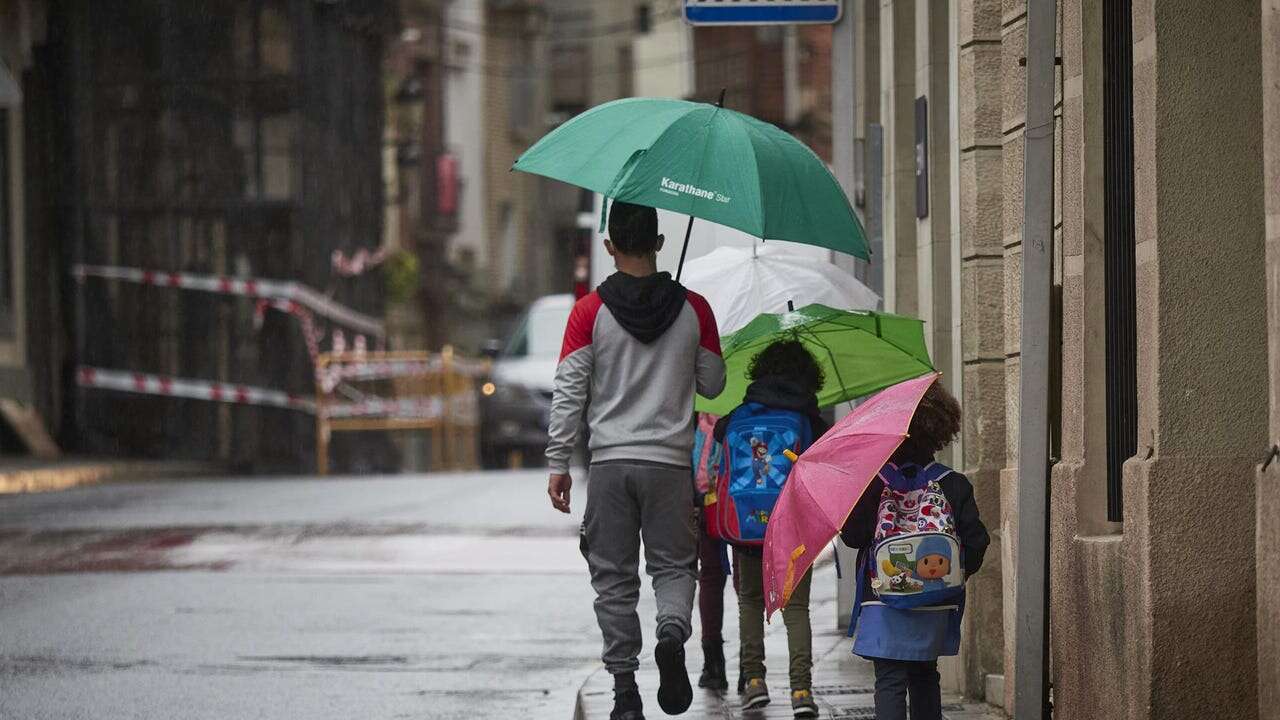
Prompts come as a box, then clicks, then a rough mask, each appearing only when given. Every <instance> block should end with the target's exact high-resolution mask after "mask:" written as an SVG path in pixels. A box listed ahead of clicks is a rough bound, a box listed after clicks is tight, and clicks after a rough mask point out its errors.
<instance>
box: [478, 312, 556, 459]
mask: <svg viewBox="0 0 1280 720" xmlns="http://www.w3.org/2000/svg"><path fill="white" fill-rule="evenodd" d="M573 303H574V299H573V296H572V295H568V294H566V295H547V296H544V297H541V298H538V299H537V300H535V301H534V302H533V304H532V305H530V306H529V309H528V310H527V311H526V312H525V314H524V316H523V317H521V318H520V322H519V323H518V324H517V325H516V328H515V331H514V332H512V333H511V336H510V337H509V338H508V339H507V340H506V342H504V343H503V342H498V343H494V344H493V347H494V350H495V351H496V352H494V353H493V354H494V361H493V368H492V370H491V371H490V375H489V379H488V381H487V382H485V383H484V385H483V386H482V387H481V395H480V412H481V426H480V451H481V456H482V459H483V461H484V464H485V466H486V467H505V466H507V465H508V464H509V463H510V461H511V456H512V454H513V453H514V454H517V455H518V456H519V457H520V458H521V462H522V464H524V465H526V466H530V465H540V464H542V463H543V452H544V451H545V450H546V447H547V426H548V424H549V422H550V418H551V393H552V391H553V390H554V388H555V377H556V364H557V363H558V362H559V360H560V344H561V342H562V340H563V339H564V328H565V324H566V323H567V322H568V320H569V311H570V310H572V309H573ZM498 347H500V348H501V349H500V350H498V349H497V348H498Z"/></svg>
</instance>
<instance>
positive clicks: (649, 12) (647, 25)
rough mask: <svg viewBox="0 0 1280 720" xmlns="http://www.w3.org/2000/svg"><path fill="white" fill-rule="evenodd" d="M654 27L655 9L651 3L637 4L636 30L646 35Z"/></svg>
mask: <svg viewBox="0 0 1280 720" xmlns="http://www.w3.org/2000/svg"><path fill="white" fill-rule="evenodd" d="M652 29H653V9H652V8H651V7H650V6H649V3H641V4H639V5H637V6H636V32H638V33H640V34H641V35H644V34H645V33H648V32H649V31H650V30H652Z"/></svg>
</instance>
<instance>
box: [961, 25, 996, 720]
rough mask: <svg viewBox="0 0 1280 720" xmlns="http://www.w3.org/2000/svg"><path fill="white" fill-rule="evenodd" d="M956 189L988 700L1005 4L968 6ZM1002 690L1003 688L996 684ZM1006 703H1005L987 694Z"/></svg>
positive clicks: (977, 590)
mask: <svg viewBox="0 0 1280 720" xmlns="http://www.w3.org/2000/svg"><path fill="white" fill-rule="evenodd" d="M958 5H959V6H958V8H957V13H958V17H957V37H956V39H955V42H956V44H957V45H958V49H957V54H956V57H957V59H956V63H957V68H956V77H957V83H958V85H959V87H958V88H957V93H956V97H957V106H958V107H957V125H958V127H957V138H958V144H957V147H955V148H953V152H956V153H958V154H959V162H958V174H959V178H958V181H957V183H956V187H957V197H956V198H955V200H954V201H955V202H956V203H957V204H958V205H959V208H958V213H957V217H958V226H959V227H958V232H957V235H958V241H959V243H960V251H959V255H960V264H959V267H957V268H952V273H953V274H954V275H956V276H958V278H957V280H956V282H958V283H959V285H960V307H959V308H958V310H953V311H958V312H959V314H960V315H961V327H962V332H961V335H962V337H961V342H960V353H961V359H962V367H963V377H962V379H961V385H962V387H963V397H962V404H963V407H964V417H965V420H964V431H963V443H962V447H963V457H962V458H961V459H960V461H959V467H961V468H962V469H963V470H964V472H965V474H966V475H968V477H969V480H970V481H971V482H972V483H973V487H974V493H975V498H976V500H977V503H978V507H979V509H980V511H981V513H982V516H983V518H984V519H985V521H986V523H987V526H988V528H989V529H990V530H991V536H992V544H991V548H990V549H989V550H988V552H987V560H986V563H985V565H984V566H983V569H982V572H980V573H979V574H978V575H976V576H974V577H973V578H972V579H971V580H970V581H969V598H968V605H967V607H966V613H965V629H964V630H965V631H964V634H963V651H962V659H963V663H964V666H965V679H966V686H967V687H966V690H967V691H968V693H969V694H970V695H972V696H975V697H984V696H985V695H986V692H985V690H986V683H985V679H986V676H987V675H997V676H998V675H1001V674H1002V673H1003V670H1004V650H1003V648H1004V615H1003V590H1002V588H1003V567H1002V565H1003V563H1002V562H1001V558H1002V556H1003V554H1004V551H1003V533H1002V532H1001V522H1000V518H1001V502H1000V470H1001V468H1003V467H1004V465H1005V457H1006V453H1005V380H1004V317H1003V315H1004V304H1005V287H1004V270H1003V263H1004V259H1003V220H1002V218H1003V214H1004V206H1003V199H1002V198H1003V183H1004V179H1003V172H1004V171H1003V164H1002V156H1003V147H1002V144H1001V139H1002V133H1001V130H1000V128H1001V125H1000V118H1001V113H1002V90H1001V73H1002V65H1001V39H1002V33H1001V28H1002V26H1003V23H1002V17H1001V7H1000V2H999V0H958ZM993 691H994V692H998V691H999V687H998V685H997V686H994V687H993ZM986 699H987V701H988V702H993V703H995V704H1002V703H1003V702H1004V698H1003V697H987V698H986Z"/></svg>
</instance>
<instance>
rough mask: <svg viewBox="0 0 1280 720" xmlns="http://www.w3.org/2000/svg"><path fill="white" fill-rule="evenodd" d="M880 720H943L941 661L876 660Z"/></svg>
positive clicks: (878, 719) (877, 710) (878, 714)
mask: <svg viewBox="0 0 1280 720" xmlns="http://www.w3.org/2000/svg"><path fill="white" fill-rule="evenodd" d="M874 662H875V666H876V720H907V696H908V695H910V696H911V720H942V688H941V687H940V685H939V682H940V681H941V677H940V676H939V675H938V662H937V661H936V660H933V661H929V662H912V661H909V660H880V659H876V660H875V661H874Z"/></svg>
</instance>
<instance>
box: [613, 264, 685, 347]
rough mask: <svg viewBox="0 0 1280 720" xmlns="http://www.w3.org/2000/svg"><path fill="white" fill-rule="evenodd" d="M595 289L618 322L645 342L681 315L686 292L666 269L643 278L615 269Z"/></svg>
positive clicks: (654, 337)
mask: <svg viewBox="0 0 1280 720" xmlns="http://www.w3.org/2000/svg"><path fill="white" fill-rule="evenodd" d="M596 292H598V293H600V299H601V300H602V301H604V305H605V307H607V308H609V312H610V313H612V314H613V318H614V319H615V320H617V321H618V324H619V325H621V326H622V327H623V328H624V329H625V330H626V331H627V332H629V333H631V336H632V337H634V338H635V339H637V340H639V341H640V342H642V343H646V344H647V343H651V342H653V341H654V340H657V339H658V338H660V337H662V334H663V333H665V332H666V331H667V328H669V327H671V325H672V323H674V322H675V321H676V318H678V317H680V311H681V310H683V309H684V303H685V297H686V295H687V294H688V291H687V290H685V289H684V286H683V285H681V284H680V283H678V282H676V281H675V280H672V279H671V273H667V272H660V273H654V274H652V275H646V276H644V277H636V276H635V275H628V274H626V273H623V272H616V273H614V274H612V275H610V276H609V277H608V278H606V279H605V281H604V282H602V283H600V287H599V288H598V289H597V290H596Z"/></svg>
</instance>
